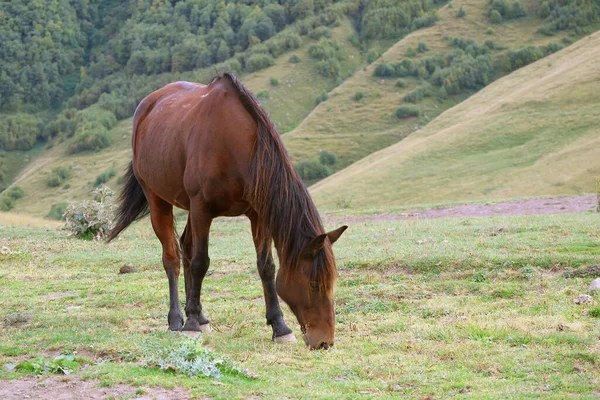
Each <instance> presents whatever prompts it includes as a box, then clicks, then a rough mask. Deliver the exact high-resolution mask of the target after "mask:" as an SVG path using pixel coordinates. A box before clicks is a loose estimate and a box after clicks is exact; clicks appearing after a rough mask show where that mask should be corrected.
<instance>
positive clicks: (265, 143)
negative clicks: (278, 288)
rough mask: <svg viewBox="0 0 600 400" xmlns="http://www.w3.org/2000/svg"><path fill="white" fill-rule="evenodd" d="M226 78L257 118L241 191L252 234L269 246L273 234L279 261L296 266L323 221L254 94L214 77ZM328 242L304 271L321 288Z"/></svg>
mask: <svg viewBox="0 0 600 400" xmlns="http://www.w3.org/2000/svg"><path fill="white" fill-rule="evenodd" d="M219 79H227V80H228V81H229V82H230V83H231V85H232V86H233V88H234V89H235V91H236V92H237V95H238V97H239V99H240V101H241V103H242V104H243V106H244V108H245V109H246V111H247V112H248V113H249V114H250V115H251V116H252V118H253V119H254V121H255V122H256V124H257V134H256V136H257V139H256V144H255V148H254V154H253V156H252V161H251V164H250V169H249V173H248V178H247V180H246V187H245V188H244V196H245V199H246V201H248V203H249V204H250V205H251V206H252V208H253V209H254V210H255V211H256V213H257V214H258V218H257V225H258V226H257V233H256V236H257V237H256V239H257V241H258V243H261V246H262V249H260V250H265V247H267V248H268V249H270V243H271V240H272V239H273V240H274V241H275V247H276V248H277V251H278V254H279V257H280V264H281V265H287V266H290V267H291V268H295V267H297V266H298V262H299V260H300V256H301V253H302V250H303V249H304V247H305V246H306V245H307V244H308V242H309V241H310V240H311V239H313V238H315V237H316V236H318V235H320V234H323V233H324V229H323V223H322V222H321V218H320V216H319V212H318V211H317V208H316V206H315V204H314V203H313V201H312V199H311V197H310V194H309V193H308V190H307V189H306V186H305V185H304V182H303V181H302V179H301V178H300V176H299V175H298V173H297V172H296V169H295V168H294V165H293V164H292V162H291V160H290V158H289V156H288V154H287V151H286V149H285V147H284V146H283V143H282V141H281V139H280V137H279V133H278V132H277V129H276V128H275V126H274V125H273V123H272V122H271V120H270V119H269V116H268V115H267V112H266V111H265V110H264V109H263V107H262V106H261V105H260V103H259V102H258V100H257V99H256V97H255V96H254V94H252V93H251V92H250V91H249V90H248V89H246V87H245V86H244V85H243V84H242V83H241V82H240V81H239V80H238V79H237V77H236V76H235V75H233V74H231V73H224V74H223V75H222V76H217V77H215V78H214V79H213V81H215V80H219ZM334 269H335V264H334V262H333V253H332V252H331V246H325V247H324V249H323V251H321V252H319V253H318V254H317V256H316V258H315V260H314V261H313V264H312V266H311V269H310V272H309V275H310V279H311V281H312V282H314V283H316V284H317V285H318V287H319V289H320V290H327V289H328V287H330V283H331V282H333V279H335V270H334Z"/></svg>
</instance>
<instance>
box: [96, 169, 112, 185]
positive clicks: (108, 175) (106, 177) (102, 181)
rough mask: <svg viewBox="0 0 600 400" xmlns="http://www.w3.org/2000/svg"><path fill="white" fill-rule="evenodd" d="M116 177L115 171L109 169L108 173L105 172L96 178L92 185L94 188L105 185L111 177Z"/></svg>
mask: <svg viewBox="0 0 600 400" xmlns="http://www.w3.org/2000/svg"><path fill="white" fill-rule="evenodd" d="M115 175H117V170H116V169H115V168H111V169H109V170H108V171H105V172H103V173H101V174H100V175H98V176H97V177H96V182H95V183H94V186H95V187H98V186H100V185H103V184H105V183H106V182H108V181H109V180H110V179H111V178H112V177H113V176H115Z"/></svg>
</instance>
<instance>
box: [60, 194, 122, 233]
mask: <svg viewBox="0 0 600 400" xmlns="http://www.w3.org/2000/svg"><path fill="white" fill-rule="evenodd" d="M94 195H97V196H100V201H97V200H84V201H82V202H77V203H75V202H71V203H69V205H68V206H67V209H66V210H65V212H64V216H65V221H66V222H65V229H66V230H68V231H69V232H70V233H71V234H72V235H73V236H75V237H77V238H80V239H87V240H91V239H97V240H100V239H104V238H105V237H106V235H107V234H108V233H109V232H110V230H111V229H112V227H113V225H112V221H113V217H114V212H115V209H116V206H115V204H114V203H113V196H114V193H113V191H112V190H110V188H108V187H107V186H101V187H99V188H97V189H96V190H94Z"/></svg>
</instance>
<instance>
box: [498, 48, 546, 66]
mask: <svg viewBox="0 0 600 400" xmlns="http://www.w3.org/2000/svg"><path fill="white" fill-rule="evenodd" d="M543 57H544V52H543V51H542V50H541V49H539V48H537V47H534V46H527V47H523V48H521V49H519V50H511V51H509V52H508V53H507V54H506V56H505V59H504V68H505V70H506V71H507V72H512V71H514V70H516V69H519V68H521V67H524V66H526V65H529V64H531V63H532V62H534V61H537V60H539V59H540V58H543Z"/></svg>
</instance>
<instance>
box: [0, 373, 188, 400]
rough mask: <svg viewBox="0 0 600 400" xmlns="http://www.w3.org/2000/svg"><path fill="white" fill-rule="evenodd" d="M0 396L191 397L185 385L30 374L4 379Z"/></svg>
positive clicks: (9, 399) (55, 399)
mask: <svg viewBox="0 0 600 400" xmlns="http://www.w3.org/2000/svg"><path fill="white" fill-rule="evenodd" d="M0 382H1V383H0V399H6V400H12V399H19V400H22V399H52V400H71V399H91V400H96V399H107V398H111V397H112V398H122V397H128V398H131V399H144V400H146V399H147V400H151V399H159V400H171V399H174V400H175V399H188V398H189V392H188V391H186V390H183V389H169V390H167V389H163V388H158V387H152V388H140V387H134V386H128V385H115V386H112V387H100V386H99V383H98V382H97V381H82V380H80V379H78V378H77V377H73V376H51V377H48V378H46V377H39V378H38V377H28V378H24V379H19V380H12V381H4V380H2V381H0Z"/></svg>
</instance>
